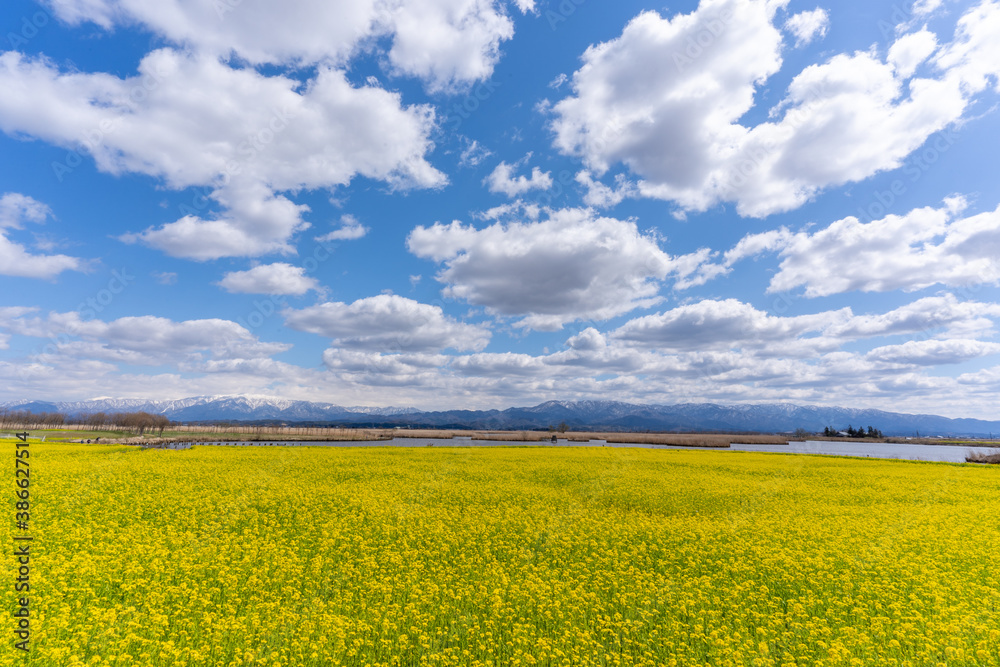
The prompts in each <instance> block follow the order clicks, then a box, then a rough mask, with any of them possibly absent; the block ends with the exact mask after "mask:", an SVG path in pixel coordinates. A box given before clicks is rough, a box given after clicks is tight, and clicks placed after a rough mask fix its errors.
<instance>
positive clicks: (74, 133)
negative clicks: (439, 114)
mask: <svg viewBox="0 0 1000 667" xmlns="http://www.w3.org/2000/svg"><path fill="white" fill-rule="evenodd" d="M0 87H3V88H4V89H5V90H8V91H10V94H9V95H4V96H2V97H0V129H3V130H4V131H5V132H7V133H8V134H18V135H27V136H32V137H36V138H39V139H43V140H45V141H49V142H51V143H54V144H57V145H60V146H65V147H67V148H69V149H72V150H75V151H78V152H81V153H89V154H90V155H91V156H92V157H93V159H94V160H95V162H96V163H97V166H98V168H99V169H101V170H102V171H105V172H108V173H112V174H121V173H128V172H133V173H142V174H147V175H150V176H153V177H156V178H160V179H162V180H163V182H164V183H165V184H166V185H167V186H168V187H170V188H173V189H178V190H179V189H183V188H187V187H191V186H200V187H205V188H208V190H209V191H210V192H211V198H212V199H213V200H214V201H215V203H216V204H217V205H218V207H219V208H221V209H222V210H221V211H220V212H218V213H217V214H214V215H212V214H206V213H203V212H200V211H197V210H191V211H190V212H188V213H187V214H186V215H184V216H183V217H181V218H180V219H178V220H176V221H174V222H168V223H166V224H164V225H161V226H159V227H150V228H148V229H146V230H144V231H142V232H139V233H134V234H131V235H127V236H125V237H124V240H126V241H141V242H144V243H147V244H149V245H152V246H154V247H158V248H161V249H163V250H164V251H165V252H167V253H169V254H171V255H174V256H178V257H188V258H192V259H199V260H205V259H215V258H218V257H227V256H258V255H262V254H267V253H273V252H283V253H289V252H291V251H292V248H291V246H290V244H289V241H290V239H291V237H292V236H293V235H294V234H295V233H296V232H298V231H301V230H303V229H305V228H306V227H308V223H306V222H305V221H304V220H303V219H302V214H303V213H304V212H305V211H306V210H308V209H307V207H305V206H302V205H297V204H295V203H294V202H292V201H291V200H290V199H288V198H287V197H286V196H285V195H283V194H281V193H282V192H285V191H296V190H299V189H301V188H333V187H336V186H340V185H346V184H348V183H349V182H350V181H351V180H352V179H353V178H354V177H355V176H358V175H360V176H366V177H368V178H372V179H376V180H382V181H385V182H386V183H388V184H389V185H390V186H391V187H394V188H408V187H437V186H440V185H443V184H444V183H445V181H446V179H445V177H444V175H443V174H441V173H440V172H439V171H437V170H436V169H434V167H432V166H431V165H430V164H429V163H428V162H427V161H426V160H425V158H424V154H425V153H426V152H427V151H428V150H430V148H431V142H430V139H429V134H430V132H431V130H432V128H433V127H434V112H433V110H432V109H431V108H430V107H428V106H408V107H407V106H403V104H402V101H401V99H400V96H399V94H397V93H392V92H388V91H385V90H382V89H381V88H374V87H370V86H362V87H355V86H353V85H351V84H350V83H349V82H348V81H347V79H346V77H345V75H344V73H343V72H341V71H338V70H334V69H330V68H327V67H323V66H321V67H319V68H318V71H317V73H316V75H315V78H313V79H312V80H310V81H309V82H308V84H307V85H304V86H303V85H302V84H300V83H299V82H297V81H295V80H293V79H290V78H286V77H283V76H263V75H261V74H259V73H257V72H256V71H254V70H252V69H233V68H231V67H229V66H227V65H225V64H223V63H221V62H219V61H218V60H215V59H214V58H210V57H205V56H198V55H192V54H187V53H181V52H178V51H174V50H171V49H160V50H158V51H154V52H152V53H150V54H148V55H147V56H145V57H144V58H143V59H142V61H141V62H140V64H139V74H138V75H137V76H135V77H130V78H126V79H121V78H118V77H115V76H112V75H108V74H100V73H94V74H89V73H81V72H69V71H60V70H59V69H57V68H56V67H55V65H54V64H52V63H51V62H49V61H46V60H44V59H33V58H29V57H25V56H22V55H21V54H18V53H13V52H7V53H4V54H2V55H0ZM207 90H210V91H211V94H210V95H207V94H205V92H204V91H207ZM192 119H196V122H192ZM57 175H58V174H57ZM189 208H190V207H189Z"/></svg>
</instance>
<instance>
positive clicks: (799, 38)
mask: <svg viewBox="0 0 1000 667" xmlns="http://www.w3.org/2000/svg"><path fill="white" fill-rule="evenodd" d="M829 27H830V15H829V14H828V13H827V11H826V10H825V9H823V8H822V7H817V8H816V9H814V10H812V11H809V12H799V13H798V14H795V15H794V16H791V17H789V18H788V20H787V21H785V30H788V31H789V32H791V33H792V34H793V35H795V46H805V45H806V44H808V43H809V42H811V41H813V40H814V39H816V37H820V38H822V37H824V36H825V35H826V31H827V29H828V28H829Z"/></svg>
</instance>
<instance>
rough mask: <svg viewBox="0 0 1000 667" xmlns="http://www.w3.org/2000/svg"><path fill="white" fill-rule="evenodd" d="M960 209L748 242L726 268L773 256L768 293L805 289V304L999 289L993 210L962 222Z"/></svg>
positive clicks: (998, 216) (997, 216) (951, 206)
mask: <svg viewBox="0 0 1000 667" xmlns="http://www.w3.org/2000/svg"><path fill="white" fill-rule="evenodd" d="M964 207H965V202H964V200H963V199H961V198H952V199H949V200H947V201H946V202H945V204H944V205H943V206H942V207H940V208H932V207H925V208H919V209H914V210H912V211H910V212H908V213H906V214H904V215H887V216H886V217H884V218H882V219H880V220H873V221H871V222H867V223H865V222H861V221H860V220H858V219H857V218H855V217H853V216H851V217H847V218H843V219H841V220H837V221H836V222H833V223H832V224H830V225H829V226H827V227H824V228H822V229H818V230H816V231H802V232H798V233H791V232H789V231H788V230H786V229H782V230H776V231H769V232H763V233H761V234H751V235H748V236H746V237H744V238H743V239H742V240H741V241H740V242H739V244H737V246H736V247H735V248H733V249H732V250H730V251H729V252H727V253H726V260H727V262H728V263H732V262H735V261H737V260H738V259H741V258H743V257H747V256H751V255H754V254H757V253H760V252H777V253H778V256H779V258H780V259H781V263H780V265H779V267H778V271H777V273H775V275H774V276H773V277H772V278H771V282H770V285H769V286H768V291H770V292H783V291H790V290H793V289H796V288H799V287H802V288H804V290H805V295H806V296H808V297H818V296H828V295H830V294H838V293H842V292H850V291H863V292H887V291H892V290H904V291H913V290H918V289H923V288H925V287H930V286H932V285H945V286H947V287H965V286H972V285H980V284H984V283H987V284H997V283H998V282H1000V259H998V258H1000V207H998V208H996V209H994V210H992V211H987V212H984V213H979V214H976V215H971V216H967V217H963V216H962V211H963V210H964Z"/></svg>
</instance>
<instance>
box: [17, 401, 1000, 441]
mask: <svg viewBox="0 0 1000 667" xmlns="http://www.w3.org/2000/svg"><path fill="white" fill-rule="evenodd" d="M3 408H7V409H12V410H30V411H32V412H62V413H66V414H70V415H82V414H92V413H95V412H138V411H144V412H149V413H154V414H162V415H164V416H166V417H169V418H170V419H172V420H174V421H184V422H197V421H217V420H227V421H281V422H326V423H332V424H344V425H350V424H365V425H378V426H423V427H436V428H475V429H534V428H547V427H549V426H558V425H559V424H561V423H564V422H565V423H566V425H567V426H569V427H570V428H573V429H577V430H610V431H635V430H651V431H736V432H740V431H744V432H764V433H774V432H778V433H780V432H790V431H794V430H796V429H799V428H802V429H805V430H807V431H811V432H816V431H822V430H823V428H824V427H826V426H831V427H834V428H837V429H842V428H847V426H849V425H850V426H856V427H867V426H874V427H875V428H877V429H879V430H881V431H882V432H883V433H885V434H886V435H964V436H989V435H993V434H996V435H1000V421H985V420H979V419H949V418H947V417H939V416H936V415H910V414H901V413H896V412H884V411H881V410H862V409H855V408H838V407H824V406H816V405H795V404H792V403H756V404H736V405H722V404H716V403H682V404H677V405H636V404H632V403H621V402H617V401H548V402H546V403H542V404H540V405H535V406H531V407H517V408H508V409H506V410H447V411H437V412H424V411H421V410H417V409H415V408H396V407H386V408H373V407H343V406H339V405H334V404H332V403H314V402H310V401H292V400H288V399H282V398H273V397H268V396H199V397H194V398H184V399H179V400H173V401H146V400H141V399H122V398H99V399H94V400H91V401H74V402H55V403H47V402H41V401H19V402H14V403H6V404H0V409H3Z"/></svg>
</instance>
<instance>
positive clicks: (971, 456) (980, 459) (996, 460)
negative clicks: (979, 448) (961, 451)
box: [965, 451, 1000, 465]
mask: <svg viewBox="0 0 1000 667" xmlns="http://www.w3.org/2000/svg"><path fill="white" fill-rule="evenodd" d="M965 461H966V462H967V463H992V464H994V465H996V464H1000V451H996V452H990V453H989V454H987V453H985V452H969V453H968V455H967V456H966V457H965Z"/></svg>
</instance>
